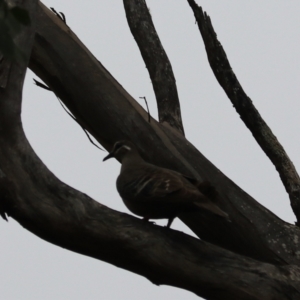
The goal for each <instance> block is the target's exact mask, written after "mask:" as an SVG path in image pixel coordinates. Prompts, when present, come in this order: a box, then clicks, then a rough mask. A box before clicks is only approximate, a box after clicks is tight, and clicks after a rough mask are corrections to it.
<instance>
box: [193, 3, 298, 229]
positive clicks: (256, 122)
mask: <svg viewBox="0 0 300 300" xmlns="http://www.w3.org/2000/svg"><path fill="white" fill-rule="evenodd" d="M188 2H189V4H190V6H191V8H192V10H193V12H194V14H195V18H196V20H197V23H198V27H199V30H200V32H201V35H202V38H203V41H204V44H205V48H206V52H207V57H208V61H209V63H210V66H211V68H212V70H213V72H214V74H215V76H216V78H217V80H218V82H219V84H220V85H221V87H222V88H223V89H224V91H225V93H226V94H227V96H228V98H229V99H230V101H231V102H232V104H233V106H234V107H235V109H236V111H237V112H238V114H239V115H240V117H241V119H242V120H243V121H244V123H245V125H246V126H247V127H248V129H249V130H250V131H251V133H252V134H253V136H254V138H255V140H256V141H257V143H258V144H259V145H260V147H261V148H262V150H263V151H264V152H265V153H266V155H267V156H268V157H269V159H270V160H271V162H272V163H273V164H274V166H275V168H276V170H277V171H278V173H279V176H280V178H281V180H282V182H283V184H284V187H285V189H286V191H287V193H288V194H289V197H290V200H291V206H292V209H293V211H294V214H295V216H296V218H297V225H298V226H300V224H299V221H300V177H299V175H298V173H297V171H296V169H295V166H294V165H293V163H292V161H291V160H290V158H289V157H288V155H287V153H286V152H285V150H284V148H283V147H282V145H281V144H280V143H279V141H278V140H277V138H276V136H275V135H274V134H273V132H272V131H271V129H270V128H269V126H268V125H267V124H266V122H265V121H264V120H263V118H262V117H261V115H260V114H259V112H258V111H257V109H256V108H255V106H254V105H253V103H252V101H251V99H250V98H249V97H248V96H247V95H246V93H245V92H244V90H243V88H242V86H241V85H240V83H239V81H238V79H237V77H236V76H235V74H234V72H233V70H232V69H231V66H230V63H229V61H228V59H227V56H226V53H225V51H224V49H223V47H222V45H221V43H220V42H219V40H218V39H217V34H216V33H215V31H214V28H213V26H212V23H211V20H210V17H209V16H208V15H207V14H206V13H203V11H202V8H201V7H199V6H198V5H197V4H196V3H195V1H194V0H188Z"/></svg>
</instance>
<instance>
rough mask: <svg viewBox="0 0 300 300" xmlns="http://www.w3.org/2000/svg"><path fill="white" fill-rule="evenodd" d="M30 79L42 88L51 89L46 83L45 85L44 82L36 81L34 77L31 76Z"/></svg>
mask: <svg viewBox="0 0 300 300" xmlns="http://www.w3.org/2000/svg"><path fill="white" fill-rule="evenodd" d="M32 79H33V81H34V83H35V85H37V86H38V87H40V88H43V89H45V90H48V91H52V90H51V89H50V88H49V87H48V86H47V85H45V84H43V83H41V82H39V81H37V80H36V79H34V78H32Z"/></svg>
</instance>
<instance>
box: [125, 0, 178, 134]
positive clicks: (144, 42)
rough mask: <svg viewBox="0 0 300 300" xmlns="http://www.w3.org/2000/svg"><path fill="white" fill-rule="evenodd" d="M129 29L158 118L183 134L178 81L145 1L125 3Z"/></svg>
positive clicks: (128, 1) (127, 0)
mask: <svg viewBox="0 0 300 300" xmlns="http://www.w3.org/2000/svg"><path fill="white" fill-rule="evenodd" d="M123 2H124V8H125V12H126V17H127V21H128V25H129V28H130V30H131V33H132V35H133V37H134V38H135V40H136V42H137V45H138V47H139V49H140V51H141V55H142V57H143V59H144V62H145V64H146V67H147V69H148V72H149V75H150V78H151V80H152V85H153V90H154V92H155V96H156V102H157V108H158V117H159V121H160V122H161V123H164V122H166V123H168V124H169V125H170V126H172V127H173V128H175V129H177V130H179V131H180V132H182V133H183V134H184V130H183V124H182V120H181V111H180V103H179V98H178V93H177V87H176V81H175V77H174V74H173V70H172V66H171V63H170V61H169V59H168V56H167V54H166V52H165V50H164V48H163V46H162V44H161V42H160V40H159V37H158V35H157V33H156V30H155V27H154V24H153V22H152V19H151V15H150V12H149V9H148V7H147V5H146V2H145V0H124V1H123Z"/></svg>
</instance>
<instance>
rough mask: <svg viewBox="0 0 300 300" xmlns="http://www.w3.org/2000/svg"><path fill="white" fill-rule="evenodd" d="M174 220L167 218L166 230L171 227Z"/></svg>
mask: <svg viewBox="0 0 300 300" xmlns="http://www.w3.org/2000/svg"><path fill="white" fill-rule="evenodd" d="M174 219H175V217H172V218H169V220H168V224H167V226H166V227H167V228H170V227H171V225H172V223H173V221H174Z"/></svg>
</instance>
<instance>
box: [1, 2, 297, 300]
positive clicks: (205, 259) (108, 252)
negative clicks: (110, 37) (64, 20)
mask: <svg viewBox="0 0 300 300" xmlns="http://www.w3.org/2000/svg"><path fill="white" fill-rule="evenodd" d="M24 3H25V8H27V9H28V10H29V11H30V15H31V19H32V20H33V16H34V12H35V8H36V4H37V2H34V1H28V2H26V1H24ZM33 23H34V22H33ZM33 36H34V26H31V27H29V28H28V29H23V30H22V33H21V34H20V36H19V37H18V38H17V39H16V42H17V43H16V44H17V45H18V46H19V47H22V49H23V50H24V52H25V53H26V56H27V59H28V58H29V54H30V50H31V47H32V43H33ZM1 67H5V69H6V70H7V65H5V64H4V65H2V66H0V68H1ZM26 67H27V65H26V62H24V63H11V64H10V66H9V68H8V70H9V76H8V77H7V81H6V86H5V87H2V88H0V97H1V102H0V168H1V176H0V192H1V195H0V196H1V198H0V199H1V200H0V201H1V207H2V208H4V209H5V212H6V213H7V214H8V215H10V216H12V217H13V218H15V219H16V220H17V221H19V222H20V224H21V225H23V226H24V227H25V228H27V229H28V230H30V231H31V232H33V233H35V234H36V235H38V236H40V237H41V238H43V239H45V240H47V241H49V242H51V243H54V244H56V245H59V246H61V247H64V248H67V249H70V250H72V251H75V252H78V253H81V254H84V255H88V256H91V257H94V258H97V259H101V260H104V261H107V262H109V263H112V264H114V265H116V266H119V267H122V268H124V269H127V270H130V271H132V272H135V273H137V274H140V275H143V276H145V277H146V278H148V279H149V280H151V281H152V282H153V283H155V284H168V285H172V286H177V287H180V288H184V289H187V290H189V291H192V292H194V293H196V294H197V295H200V296H204V297H207V298H209V299H224V296H228V297H230V298H231V299H241V298H244V299H262V298H264V299H297V298H299V296H300V280H299V278H300V277H299V276H298V277H297V279H295V278H294V277H295V275H297V274H299V275H300V270H298V269H297V268H296V267H292V266H286V267H277V266H272V265H269V264H261V263H260V262H257V261H254V260H252V259H249V258H245V257H242V256H239V255H236V254H234V253H231V252H229V251H226V250H223V249H220V248H218V247H215V246H213V245H210V244H207V243H205V242H203V241H199V240H197V239H195V238H192V237H189V236H187V235H185V234H183V233H180V232H175V231H173V230H170V229H167V228H161V227H158V226H155V225H152V224H146V223H144V222H140V221H138V220H137V219H136V218H134V217H131V216H128V215H126V214H122V213H118V212H115V211H113V210H110V209H108V208H107V207H105V206H103V205H101V204H99V203H97V202H96V201H94V200H92V199H91V198H89V197H88V196H87V195H85V194H82V193H80V192H78V191H76V190H74V189H72V188H70V187H69V186H67V185H65V184H64V183H62V182H61V181H59V180H58V179H57V178H56V177H55V176H54V175H53V174H52V173H51V172H50V171H49V170H48V169H47V168H46V166H45V165H44V164H43V163H42V161H41V160H40V159H39V158H38V157H37V156H36V154H35V153H34V151H33V150H32V148H31V147H30V145H29V143H28V141H27V139H26V137H25V135H24V132H23V128H22V122H21V99H22V87H23V82H24V77H25V72H26ZM216 258H217V259H216ZM220 270H222V271H221V272H220ZM262 276H263V279H262ZM241 278H242V280H241ZM249 284H250V285H251V286H253V287H255V288H252V289H251V291H250V292H249V291H248V289H245V286H246V285H249ZM287 292H288V293H287ZM287 295H289V296H288V298H287Z"/></svg>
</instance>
